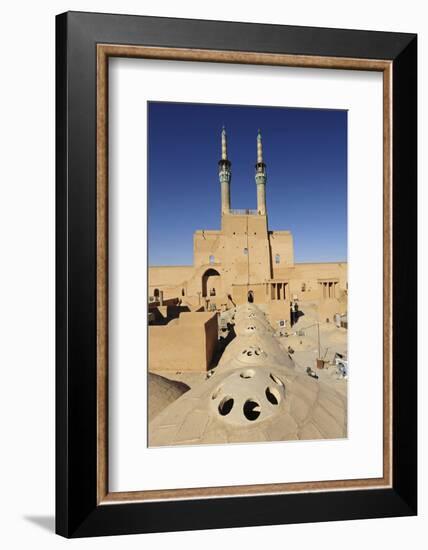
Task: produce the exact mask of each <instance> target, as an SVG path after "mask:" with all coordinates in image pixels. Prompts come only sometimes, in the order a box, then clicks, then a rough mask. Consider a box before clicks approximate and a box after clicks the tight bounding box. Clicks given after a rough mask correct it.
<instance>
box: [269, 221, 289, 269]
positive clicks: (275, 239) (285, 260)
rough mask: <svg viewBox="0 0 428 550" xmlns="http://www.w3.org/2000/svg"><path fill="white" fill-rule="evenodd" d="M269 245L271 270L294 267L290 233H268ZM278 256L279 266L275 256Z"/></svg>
mask: <svg viewBox="0 0 428 550" xmlns="http://www.w3.org/2000/svg"><path fill="white" fill-rule="evenodd" d="M269 244H270V250H271V258H272V269H273V272H275V270H276V269H280V268H282V267H285V266H286V267H290V266H293V265H294V245H293V235H292V234H291V232H290V231H269ZM277 254H278V255H279V264H277V263H276V255H277Z"/></svg>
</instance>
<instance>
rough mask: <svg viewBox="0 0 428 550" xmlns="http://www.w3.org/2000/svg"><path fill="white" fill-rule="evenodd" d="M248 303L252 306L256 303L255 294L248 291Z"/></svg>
mask: <svg viewBox="0 0 428 550" xmlns="http://www.w3.org/2000/svg"><path fill="white" fill-rule="evenodd" d="M247 299H248V303H250V304H252V303H253V302H254V292H253V291H252V290H249V291H248V297H247Z"/></svg>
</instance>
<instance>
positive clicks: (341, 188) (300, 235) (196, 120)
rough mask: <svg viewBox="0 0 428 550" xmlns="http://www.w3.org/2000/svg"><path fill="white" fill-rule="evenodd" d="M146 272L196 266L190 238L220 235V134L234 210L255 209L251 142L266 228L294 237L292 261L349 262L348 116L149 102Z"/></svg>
mask: <svg viewBox="0 0 428 550" xmlns="http://www.w3.org/2000/svg"><path fill="white" fill-rule="evenodd" d="M148 114H149V128H148V155H149V167H148V186H149V190H148V209H149V210H148V212H149V221H148V226H149V265H190V264H192V263H193V232H194V231H195V230H196V229H219V228H220V223H221V219H220V218H221V214H220V183H219V180H218V173H217V163H218V161H219V159H220V132H221V128H222V125H223V124H224V125H225V127H226V131H227V140H228V157H229V160H230V161H231V162H232V183H231V204H232V208H256V203H257V199H256V184H255V181H254V164H255V162H256V137H257V130H258V128H260V129H261V132H262V138H263V155H264V161H265V163H266V165H267V184H266V196H267V212H268V223H269V229H273V230H275V229H288V230H291V231H292V233H293V236H294V254H295V261H296V262H312V261H313V262H329V261H331V262H334V261H346V258H347V112H346V111H338V110H325V109H294V108H293V109H291V108H283V107H280V108H278V107H247V106H230V105H205V104H193V103H164V102H149V104H148Z"/></svg>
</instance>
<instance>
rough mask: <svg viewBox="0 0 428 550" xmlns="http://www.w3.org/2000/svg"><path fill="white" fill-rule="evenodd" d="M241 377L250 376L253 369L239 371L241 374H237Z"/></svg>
mask: <svg viewBox="0 0 428 550" xmlns="http://www.w3.org/2000/svg"><path fill="white" fill-rule="evenodd" d="M239 376H240V377H241V378H245V379H247V378H252V377H253V376H254V371H253V370H250V369H249V370H244V371H242V372H241V374H240V375H239Z"/></svg>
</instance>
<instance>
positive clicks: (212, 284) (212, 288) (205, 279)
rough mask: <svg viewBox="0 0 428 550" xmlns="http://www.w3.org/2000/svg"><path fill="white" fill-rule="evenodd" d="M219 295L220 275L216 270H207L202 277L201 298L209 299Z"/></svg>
mask: <svg viewBox="0 0 428 550" xmlns="http://www.w3.org/2000/svg"><path fill="white" fill-rule="evenodd" d="M220 294H221V280H220V273H219V272H218V271H217V270H216V269H207V270H206V271H205V273H204V274H203V275H202V296H203V297H204V298H209V297H212V296H219V295H220Z"/></svg>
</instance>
